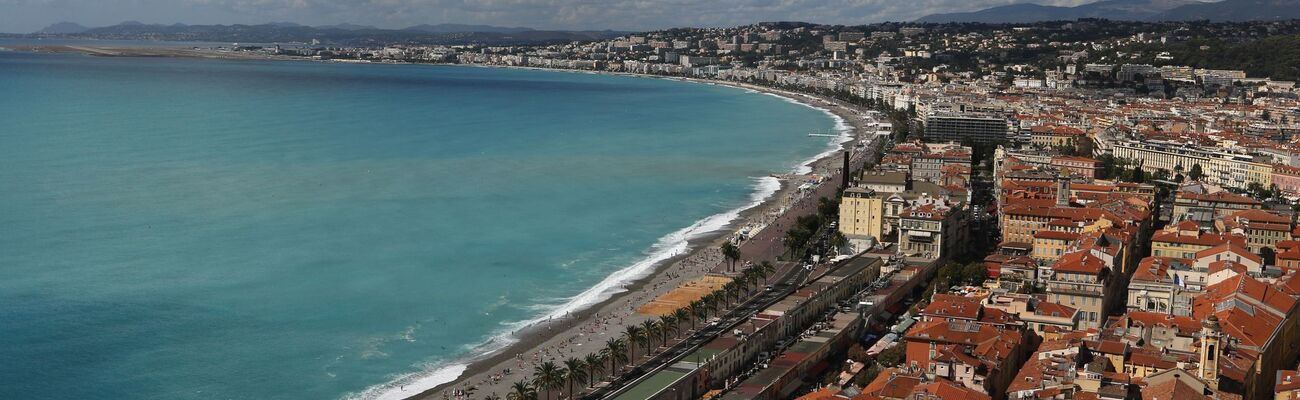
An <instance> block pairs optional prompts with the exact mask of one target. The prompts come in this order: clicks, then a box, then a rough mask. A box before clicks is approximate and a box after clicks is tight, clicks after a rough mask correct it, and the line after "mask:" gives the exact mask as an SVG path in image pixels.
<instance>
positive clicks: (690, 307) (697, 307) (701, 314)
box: [686, 300, 709, 330]
mask: <svg viewBox="0 0 1300 400" xmlns="http://www.w3.org/2000/svg"><path fill="white" fill-rule="evenodd" d="M686 312H689V313H691V330H695V320H697V319H704V318H707V317H708V313H709V312H708V311H707V310H705V309H704V302H703V301H700V300H695V301H692V302H690V304H687V305H686Z"/></svg>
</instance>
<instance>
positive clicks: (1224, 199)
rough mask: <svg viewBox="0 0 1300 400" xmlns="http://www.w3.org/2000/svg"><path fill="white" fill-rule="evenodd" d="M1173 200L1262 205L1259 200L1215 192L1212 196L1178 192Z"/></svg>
mask: <svg viewBox="0 0 1300 400" xmlns="http://www.w3.org/2000/svg"><path fill="white" fill-rule="evenodd" d="M1175 198H1176V199H1188V200H1198V201H1204V202H1213V203H1233V204H1249V205H1256V206H1258V205H1262V204H1264V203H1260V202H1259V200H1255V199H1252V198H1249V197H1246V196H1242V195H1239V194H1234V193H1230V192H1227V191H1223V192H1217V193H1213V194H1200V193H1192V192H1185V191H1179V192H1178V194H1177V195H1176V196H1175ZM1176 201H1177V200H1175V202H1176Z"/></svg>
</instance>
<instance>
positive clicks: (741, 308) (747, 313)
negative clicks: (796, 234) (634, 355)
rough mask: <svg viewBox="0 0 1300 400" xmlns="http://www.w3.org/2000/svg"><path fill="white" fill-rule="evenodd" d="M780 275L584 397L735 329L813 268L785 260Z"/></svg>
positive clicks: (610, 393) (600, 395)
mask: <svg viewBox="0 0 1300 400" xmlns="http://www.w3.org/2000/svg"><path fill="white" fill-rule="evenodd" d="M778 271H784V272H779V273H778V274H779V276H780V278H779V279H777V280H775V281H772V289H773V290H771V291H764V290H755V291H754V292H752V294H751V296H750V297H749V298H747V299H745V300H744V301H742V302H741V303H738V304H737V305H736V306H735V307H733V308H732V309H731V310H730V311H729V312H727V314H725V315H723V316H721V317H720V318H719V321H717V322H716V323H714V324H712V325H711V326H709V327H705V328H702V329H699V330H697V331H695V332H694V333H692V334H691V335H690V336H688V337H686V338H685V339H682V340H680V341H678V342H677V343H676V344H673V345H672V346H669V347H668V348H667V349H663V351H662V352H660V353H658V354H656V355H655V356H653V357H651V358H650V359H648V360H646V361H644V362H642V363H641V364H640V365H638V366H637V367H636V368H633V369H632V370H630V371H628V372H626V373H623V374H622V375H620V376H619V377H618V379H615V380H614V381H613V382H611V383H610V384H608V385H605V386H603V387H601V388H598V389H596V390H594V391H592V392H590V393H588V394H586V395H585V396H582V398H583V399H589V400H594V399H606V398H613V397H615V395H617V394H618V393H619V391H620V390H622V389H623V388H625V387H629V386H631V385H632V384H634V383H636V382H638V380H639V379H641V378H644V377H647V376H649V375H651V374H653V373H654V372H655V371H658V370H659V369H662V368H664V367H666V366H670V365H672V364H673V363H675V362H677V361H679V360H680V359H681V358H682V357H685V356H686V355H688V354H690V353H691V352H693V351H695V350H696V349H698V348H699V347H700V346H703V345H704V344H706V343H709V342H710V341H712V340H713V339H715V338H717V337H718V336H719V335H722V334H723V333H725V332H727V331H729V330H731V329H732V328H734V327H736V326H737V325H740V324H741V323H744V322H745V321H746V320H748V319H749V317H751V316H753V315H754V314H757V313H758V312H759V311H761V310H763V309H766V308H768V307H770V306H772V305H773V304H776V302H778V301H780V300H781V299H783V298H785V297H786V296H788V295H790V294H791V293H794V291H795V290H797V289H798V288H799V285H798V283H799V282H804V281H805V280H806V279H807V278H808V275H809V274H810V273H811V271H810V270H808V269H805V268H798V264H797V263H788V262H783V263H781V265H780V266H779V267H778Z"/></svg>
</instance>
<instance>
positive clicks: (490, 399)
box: [483, 393, 501, 400]
mask: <svg viewBox="0 0 1300 400" xmlns="http://www.w3.org/2000/svg"><path fill="white" fill-rule="evenodd" d="M483 400H501V396H497V394H496V393H489V394H488V395H487V396H483Z"/></svg>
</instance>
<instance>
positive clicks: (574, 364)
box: [564, 357, 587, 399]
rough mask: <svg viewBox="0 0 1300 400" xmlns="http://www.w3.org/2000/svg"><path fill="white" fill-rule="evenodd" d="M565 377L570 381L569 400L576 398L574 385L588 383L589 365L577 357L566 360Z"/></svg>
mask: <svg viewBox="0 0 1300 400" xmlns="http://www.w3.org/2000/svg"><path fill="white" fill-rule="evenodd" d="M564 371H565V374H564V377H565V378H567V380H568V381H569V392H568V393H569V398H571V399H572V398H575V397H577V396H575V395H574V394H575V392H574V391H573V384H575V383H577V384H583V383H586V381H587V364H586V363H584V362H583V361H582V360H580V359H578V358H576V357H569V359H567V360H564Z"/></svg>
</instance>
